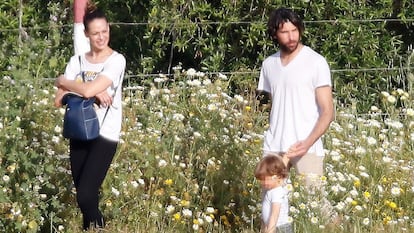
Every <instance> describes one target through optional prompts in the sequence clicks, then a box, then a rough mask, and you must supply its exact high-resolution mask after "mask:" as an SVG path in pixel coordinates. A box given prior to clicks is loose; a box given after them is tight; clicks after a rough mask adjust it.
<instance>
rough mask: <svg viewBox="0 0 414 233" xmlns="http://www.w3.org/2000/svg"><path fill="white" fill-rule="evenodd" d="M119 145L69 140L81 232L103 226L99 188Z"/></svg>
mask: <svg viewBox="0 0 414 233" xmlns="http://www.w3.org/2000/svg"><path fill="white" fill-rule="evenodd" d="M117 145H118V143H117V142H114V141H110V140H107V139H105V138H103V137H102V136H99V137H98V138H97V139H94V140H92V141H76V140H71V141H70V165H71V170H72V177H73V182H74V184H75V187H76V200H77V202H78V205H79V207H80V209H81V211H82V215H83V229H85V230H87V229H88V228H89V227H90V226H91V225H92V226H94V227H104V221H103V216H102V213H101V211H99V188H100V187H101V185H102V182H103V180H104V179H105V176H106V173H107V171H108V169H109V166H110V165H111V162H112V159H113V158H114V155H115V152H116V147H117Z"/></svg>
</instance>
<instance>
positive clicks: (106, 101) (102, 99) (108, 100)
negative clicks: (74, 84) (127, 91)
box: [95, 91, 113, 108]
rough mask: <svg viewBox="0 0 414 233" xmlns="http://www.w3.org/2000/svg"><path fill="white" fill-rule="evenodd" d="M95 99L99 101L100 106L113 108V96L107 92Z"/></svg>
mask: <svg viewBox="0 0 414 233" xmlns="http://www.w3.org/2000/svg"><path fill="white" fill-rule="evenodd" d="M95 97H96V99H98V101H99V105H100V106H102V107H104V108H106V107H108V106H111V104H112V100H113V99H112V96H110V95H109V94H108V92H106V91H103V92H101V93H99V94H97V95H96V96H95Z"/></svg>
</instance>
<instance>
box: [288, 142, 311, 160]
mask: <svg viewBox="0 0 414 233" xmlns="http://www.w3.org/2000/svg"><path fill="white" fill-rule="evenodd" d="M310 147H311V145H308V144H307V143H306V142H305V141H298V142H296V143H295V144H293V145H292V146H291V147H289V150H288V151H287V153H286V157H288V158H294V157H298V156H303V155H305V154H306V153H307V152H308V150H309V148H310Z"/></svg>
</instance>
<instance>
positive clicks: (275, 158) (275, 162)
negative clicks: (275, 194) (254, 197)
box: [254, 155, 288, 180]
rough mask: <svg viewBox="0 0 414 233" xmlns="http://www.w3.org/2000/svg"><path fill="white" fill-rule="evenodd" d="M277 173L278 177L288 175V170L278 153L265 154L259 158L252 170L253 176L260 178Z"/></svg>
mask: <svg viewBox="0 0 414 233" xmlns="http://www.w3.org/2000/svg"><path fill="white" fill-rule="evenodd" d="M274 175H277V176H279V177H280V178H283V179H284V178H286V177H287V176H288V170H287V168H286V166H285V164H284V163H283V161H282V157H281V156H279V155H267V156H264V157H263V158H262V160H260V162H259V163H258V164H257V166H256V169H255V171H254V176H255V177H256V178H257V179H259V180H262V179H264V177H265V176H274Z"/></svg>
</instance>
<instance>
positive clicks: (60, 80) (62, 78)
mask: <svg viewBox="0 0 414 233" xmlns="http://www.w3.org/2000/svg"><path fill="white" fill-rule="evenodd" d="M65 80H66V78H65V76H64V75H59V77H57V79H56V80H55V86H56V87H58V88H61V87H62V86H63V82H64V81H65Z"/></svg>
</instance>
